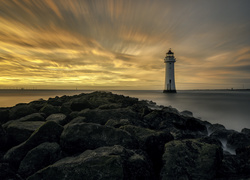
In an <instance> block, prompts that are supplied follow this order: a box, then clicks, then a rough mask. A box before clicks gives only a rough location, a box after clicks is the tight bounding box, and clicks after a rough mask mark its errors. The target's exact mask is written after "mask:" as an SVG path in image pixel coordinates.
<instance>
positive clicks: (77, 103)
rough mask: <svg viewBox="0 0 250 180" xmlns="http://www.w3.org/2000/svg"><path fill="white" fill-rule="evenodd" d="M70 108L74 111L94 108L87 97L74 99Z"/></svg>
mask: <svg viewBox="0 0 250 180" xmlns="http://www.w3.org/2000/svg"><path fill="white" fill-rule="evenodd" d="M70 108H71V110H72V111H81V110H83V109H87V108H92V105H91V104H90V103H89V101H88V100H87V99H86V98H85V97H82V98H77V99H74V100H73V101H72V102H71V104H70Z"/></svg>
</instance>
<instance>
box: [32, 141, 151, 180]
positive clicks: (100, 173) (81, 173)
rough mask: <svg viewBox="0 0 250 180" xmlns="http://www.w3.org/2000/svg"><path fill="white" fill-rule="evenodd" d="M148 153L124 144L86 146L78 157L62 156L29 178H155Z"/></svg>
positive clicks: (90, 179) (34, 179)
mask: <svg viewBox="0 0 250 180" xmlns="http://www.w3.org/2000/svg"><path fill="white" fill-rule="evenodd" d="M151 172H152V171H151V167H150V164H149V163H148V161H147V159H146V157H145V156H143V155H142V154H137V153H135V152H134V151H131V150H128V149H125V148H123V147H122V146H117V145H116V146H112V147H100V148H98V149H95V150H87V151H85V152H84V153H82V154H80V155H79V156H76V157H68V158H64V159H61V160H60V161H58V162H56V163H55V164H52V165H50V166H48V167H47V168H45V169H42V170H40V171H38V172H37V173H35V174H34V175H32V176H30V177H29V178H28V179H27V180H36V179H51V177H53V179H54V180H66V179H82V178H84V179H89V180H99V179H145V180H147V179H148V180H151V179H153V178H154V176H153V174H152V173H151Z"/></svg>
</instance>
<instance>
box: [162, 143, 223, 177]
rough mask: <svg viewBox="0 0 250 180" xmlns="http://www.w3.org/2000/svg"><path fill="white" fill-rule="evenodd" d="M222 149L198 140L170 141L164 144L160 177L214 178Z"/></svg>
mask: <svg viewBox="0 0 250 180" xmlns="http://www.w3.org/2000/svg"><path fill="white" fill-rule="evenodd" d="M221 159H222V150H221V148H220V147H219V146H217V145H214V144H207V143H203V142H199V140H183V141H171V142H169V143H167V144H166V145H165V152H164V155H163V163H164V166H163V168H162V170H161V179H166V180H167V179H173V180H174V179H193V180H199V179H204V180H210V179H214V178H215V176H216V173H217V169H218V167H219V165H220V162H221Z"/></svg>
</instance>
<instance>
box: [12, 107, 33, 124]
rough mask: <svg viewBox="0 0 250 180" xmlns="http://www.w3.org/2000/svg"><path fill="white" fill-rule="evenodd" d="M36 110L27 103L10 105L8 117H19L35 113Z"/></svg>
mask: <svg viewBox="0 0 250 180" xmlns="http://www.w3.org/2000/svg"><path fill="white" fill-rule="evenodd" d="M36 112H37V110H36V109H34V108H32V107H31V106H29V105H27V104H20V105H16V106H14V107H12V108H11V109H10V112H9V119H11V120H12V119H19V118H21V117H24V116H27V115H29V114H33V113H36Z"/></svg>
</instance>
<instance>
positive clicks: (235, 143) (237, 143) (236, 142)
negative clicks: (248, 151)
mask: <svg viewBox="0 0 250 180" xmlns="http://www.w3.org/2000/svg"><path fill="white" fill-rule="evenodd" d="M227 139H228V142H227V143H228V146H231V147H233V148H235V149H237V148H243V147H247V146H250V138H249V137H248V136H247V135H246V134H243V133H233V134H230V135H229V136H228V138H227Z"/></svg>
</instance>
